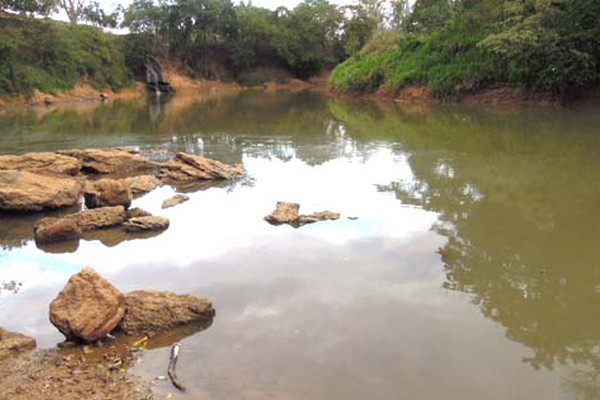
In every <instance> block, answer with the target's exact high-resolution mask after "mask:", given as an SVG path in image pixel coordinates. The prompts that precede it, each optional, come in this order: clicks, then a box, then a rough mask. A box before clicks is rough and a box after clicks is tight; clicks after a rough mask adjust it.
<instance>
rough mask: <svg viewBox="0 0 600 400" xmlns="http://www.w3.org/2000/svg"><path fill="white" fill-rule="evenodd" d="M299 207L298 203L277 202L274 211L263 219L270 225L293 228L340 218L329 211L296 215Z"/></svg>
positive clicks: (337, 214)
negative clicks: (285, 225)
mask: <svg viewBox="0 0 600 400" xmlns="http://www.w3.org/2000/svg"><path fill="white" fill-rule="evenodd" d="M299 210H300V205H299V204H298V203H285V202H282V201H280V202H277V207H276V208H275V211H273V212H272V213H271V214H269V215H267V216H266V217H265V218H264V219H265V221H267V222H268V223H270V224H272V225H280V224H289V225H292V226H293V227H295V228H298V227H300V226H302V225H306V224H312V223H313V222H317V221H326V220H336V219H339V218H340V214H339V213H334V212H331V211H320V212H316V213H312V214H308V215H298V211H299Z"/></svg>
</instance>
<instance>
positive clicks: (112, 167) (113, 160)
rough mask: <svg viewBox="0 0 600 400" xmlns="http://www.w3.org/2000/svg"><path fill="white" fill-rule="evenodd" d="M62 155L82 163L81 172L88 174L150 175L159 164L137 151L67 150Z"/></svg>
mask: <svg viewBox="0 0 600 400" xmlns="http://www.w3.org/2000/svg"><path fill="white" fill-rule="evenodd" d="M60 154H63V155H67V156H71V157H75V158H77V159H79V160H80V161H81V163H82V168H81V171H82V172H84V173H88V174H115V175H120V176H127V175H136V174H141V173H148V172H152V171H154V170H156V167H157V164H156V163H155V162H153V161H151V160H149V159H148V158H146V157H142V156H140V155H139V154H137V153H136V152H135V151H128V150H122V149H86V150H66V151H61V152H60Z"/></svg>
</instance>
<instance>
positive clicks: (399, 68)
mask: <svg viewBox="0 0 600 400" xmlns="http://www.w3.org/2000/svg"><path fill="white" fill-rule="evenodd" d="M599 15H600V1H597V0H456V1H453V0H417V1H416V2H415V3H414V6H413V7H412V8H409V9H407V8H406V7H400V8H397V9H396V15H395V18H394V23H393V24H390V26H388V29H385V30H382V31H380V32H379V33H378V34H377V35H375V36H374V37H373V38H372V40H371V41H370V42H369V43H368V44H367V45H366V46H365V47H364V48H363V49H362V51H361V52H359V53H358V54H356V55H354V56H353V57H351V58H350V59H349V60H347V61H346V62H344V63H343V64H341V65H340V66H338V67H337V68H336V69H335V70H334V71H333V74H332V79H331V85H332V86H333V88H334V89H336V90H339V91H342V92H352V93H372V92H380V93H384V94H387V95H394V94H396V93H398V92H399V91H400V90H401V89H402V88H403V87H406V86H408V85H413V84H420V85H427V86H428V87H429V88H430V89H431V92H432V94H433V95H434V96H437V97H440V98H451V97H458V96H461V95H463V94H466V93H470V92H477V91H480V90H482V89H486V88H492V87H497V86H513V87H519V88H522V89H525V90H527V91H534V92H542V93H547V94H552V95H559V96H569V95H570V94H573V93H574V92H577V91H578V90H580V89H582V88H589V87H593V86H597V85H598V84H599V83H600V18H599V17H598V16H599Z"/></svg>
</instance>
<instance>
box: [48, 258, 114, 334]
mask: <svg viewBox="0 0 600 400" xmlns="http://www.w3.org/2000/svg"><path fill="white" fill-rule="evenodd" d="M124 315H125V297H124V296H123V294H122V293H121V292H120V291H119V290H118V289H117V288H116V287H114V286H113V285H112V284H111V283H110V282H108V281H107V280H106V279H104V278H103V277H102V276H100V275H99V274H98V273H97V272H96V271H94V270H93V269H92V268H88V267H86V268H84V269H83V270H82V271H81V272H79V273H78V274H75V275H73V276H71V278H70V279H69V281H68V282H67V284H66V286H65V287H64V288H63V290H62V291H61V292H60V293H59V294H58V296H57V297H56V298H55V299H54V300H53V301H52V303H51V304H50V322H52V324H53V325H54V326H56V327H57V328H58V330H59V331H61V332H62V333H63V335H65V336H66V338H67V339H68V340H83V341H85V342H93V341H95V340H98V339H101V338H103V337H104V336H106V334H108V333H110V332H111V331H112V330H113V329H115V327H117V325H118V324H119V322H121V320H122V319H123V316H124Z"/></svg>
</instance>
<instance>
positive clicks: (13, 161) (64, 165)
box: [0, 152, 81, 175]
mask: <svg viewBox="0 0 600 400" xmlns="http://www.w3.org/2000/svg"><path fill="white" fill-rule="evenodd" d="M7 169H12V170H18V171H28V172H35V173H39V174H50V175H58V174H60V175H77V173H78V172H79V170H80V169H81V161H79V160H78V159H76V158H74V157H69V156H65V155H61V154H57V153H50V152H43V153H25V154H22V155H19V156H14V155H7V156H0V170H7Z"/></svg>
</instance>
